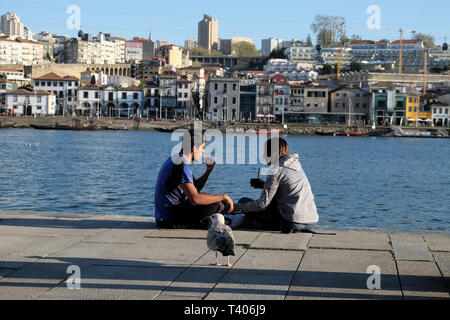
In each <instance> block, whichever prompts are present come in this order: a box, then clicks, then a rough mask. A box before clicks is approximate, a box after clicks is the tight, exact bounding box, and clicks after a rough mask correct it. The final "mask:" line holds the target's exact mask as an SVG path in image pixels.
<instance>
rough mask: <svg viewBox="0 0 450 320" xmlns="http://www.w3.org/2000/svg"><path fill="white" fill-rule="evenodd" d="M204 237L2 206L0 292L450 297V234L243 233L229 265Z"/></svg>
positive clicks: (137, 222)
mask: <svg viewBox="0 0 450 320" xmlns="http://www.w3.org/2000/svg"><path fill="white" fill-rule="evenodd" d="M205 238H206V231H200V230H160V229H158V228H157V227H156V225H155V223H154V222H152V221H149V219H148V218H143V217H123V216H109V215H92V216H90V215H78V216H77V215H67V214H64V215H61V214H43V213H32V212H17V211H15V212H9V211H6V212H0V299H149V300H150V299H170V300H173V299H189V300H202V299H205V300H223V299H230V300H241V299H251V300H253V299H258V300H265V299H271V300H283V299H285V300H292V299H417V298H419V299H449V298H450V297H449V287H450V233H424V234H397V233H391V232H367V231H348V232H337V235H336V236H324V235H311V234H293V235H282V234H280V233H276V232H255V231H240V230H236V231H235V238H236V242H237V244H238V246H237V248H236V256H235V257H232V259H231V261H232V263H233V266H232V267H231V268H228V267H216V266H213V265H211V264H212V263H214V261H215V256H214V253H212V252H210V251H208V249H207V246H206V240H205ZM223 261H224V262H225V259H224V260H223ZM73 265H75V266H77V267H78V268H79V270H80V287H81V288H80V289H72V290H71V289H69V288H68V285H69V287H70V286H76V284H77V282H76V281H74V280H73V278H75V276H76V271H75V273H73V272H74V271H73V270H76V269H70V268H69V267H70V266H73ZM371 266H376V267H375V268H374V269H370V267H371ZM68 268H69V269H68ZM368 268H369V270H368ZM377 269H378V270H379V271H380V276H379V278H377V274H372V273H371V272H372V271H371V270H377ZM68 280H70V281H68ZM378 280H379V281H378ZM368 283H369V285H373V286H377V285H378V284H379V285H380V290H369V289H368V287H367V284H368Z"/></svg>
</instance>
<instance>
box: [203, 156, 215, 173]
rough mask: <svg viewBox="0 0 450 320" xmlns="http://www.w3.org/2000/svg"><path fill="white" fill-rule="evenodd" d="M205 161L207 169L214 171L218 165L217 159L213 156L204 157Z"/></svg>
mask: <svg viewBox="0 0 450 320" xmlns="http://www.w3.org/2000/svg"><path fill="white" fill-rule="evenodd" d="M203 161H204V162H205V164H206V170H208V171H210V172H211V171H213V169H214V167H215V166H216V161H215V160H214V159H213V158H203Z"/></svg>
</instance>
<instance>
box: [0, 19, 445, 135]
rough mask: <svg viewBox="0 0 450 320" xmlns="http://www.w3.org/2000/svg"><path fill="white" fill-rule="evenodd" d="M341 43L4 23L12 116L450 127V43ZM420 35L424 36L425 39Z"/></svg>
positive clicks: (0, 39)
mask: <svg viewBox="0 0 450 320" xmlns="http://www.w3.org/2000/svg"><path fill="white" fill-rule="evenodd" d="M399 31H400V32H399V36H400V39H399V40H394V41H389V40H383V39H382V40H376V41H375V40H363V39H359V38H358V37H353V39H351V38H346V37H343V34H342V33H339V29H338V31H337V35H336V36H337V37H338V39H339V41H338V42H336V43H335V45H326V44H325V43H324V42H323V41H322V42H321V41H319V40H320V39H319V36H318V41H317V44H316V45H314V44H313V43H312V41H311V37H310V36H309V37H308V39H305V40H297V39H291V40H282V39H275V38H268V39H263V40H262V42H261V50H257V49H256V47H255V43H254V42H253V41H252V40H251V39H249V38H246V37H241V36H236V37H233V38H232V39H220V38H219V35H218V20H217V19H215V18H213V17H211V16H209V15H206V14H205V15H204V16H203V18H202V20H200V21H199V22H198V39H197V40H192V39H187V40H186V41H185V44H184V46H183V47H182V46H177V45H174V44H171V43H170V41H168V40H154V39H153V38H152V33H151V30H150V33H149V36H148V38H140V37H134V38H133V39H125V38H121V37H117V36H115V35H113V34H111V33H103V32H100V33H99V34H98V35H96V36H92V34H89V33H84V32H83V31H81V30H80V31H79V32H78V37H76V38H70V37H66V36H61V35H57V34H52V33H50V32H46V31H42V32H40V33H34V32H33V31H32V30H31V29H29V28H27V27H26V26H25V25H24V23H22V22H21V20H20V17H19V16H18V15H17V14H15V13H9V12H8V13H6V14H4V15H2V16H1V32H0V115H1V116H2V117H49V116H63V117H77V116H83V117H93V118H101V117H111V118H128V119H130V118H131V119H147V120H153V121H157V120H160V119H165V120H171V121H180V120H183V121H192V120H194V119H201V120H205V121H221V122H246V123H249V122H258V123H279V124H288V123H298V124H317V125H329V124H346V123H349V122H350V121H352V123H353V124H357V125H377V126H389V125H391V126H392V125H393V126H416V127H449V126H450V124H449V109H450V53H449V52H448V45H447V44H446V43H443V44H437V45H436V44H435V45H434V46H433V47H429V43H428V42H427V43H426V42H425V41H424V40H423V39H420V38H419V37H418V38H416V39H404V37H405V34H406V33H407V32H406V31H403V30H399ZM413 33H416V32H413Z"/></svg>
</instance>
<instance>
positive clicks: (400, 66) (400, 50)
mask: <svg viewBox="0 0 450 320" xmlns="http://www.w3.org/2000/svg"><path fill="white" fill-rule="evenodd" d="M377 30H382V31H397V32H400V49H399V54H398V73H399V74H401V73H402V72H403V34H404V33H405V32H407V33H416V31H414V30H403V29H402V28H400V30H395V29H386V28H380V29H377Z"/></svg>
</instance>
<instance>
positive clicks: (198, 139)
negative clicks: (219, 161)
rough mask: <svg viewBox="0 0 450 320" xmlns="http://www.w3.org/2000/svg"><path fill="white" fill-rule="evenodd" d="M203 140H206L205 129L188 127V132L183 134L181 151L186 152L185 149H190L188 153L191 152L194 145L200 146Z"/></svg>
mask: <svg viewBox="0 0 450 320" xmlns="http://www.w3.org/2000/svg"><path fill="white" fill-rule="evenodd" d="M203 142H206V137H205V130H194V129H189V130H187V129H186V132H185V133H184V135H183V144H182V147H181V153H182V154H184V153H185V150H189V152H188V153H191V152H192V148H193V147H197V148H198V147H199V146H201V145H202V144H203Z"/></svg>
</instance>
